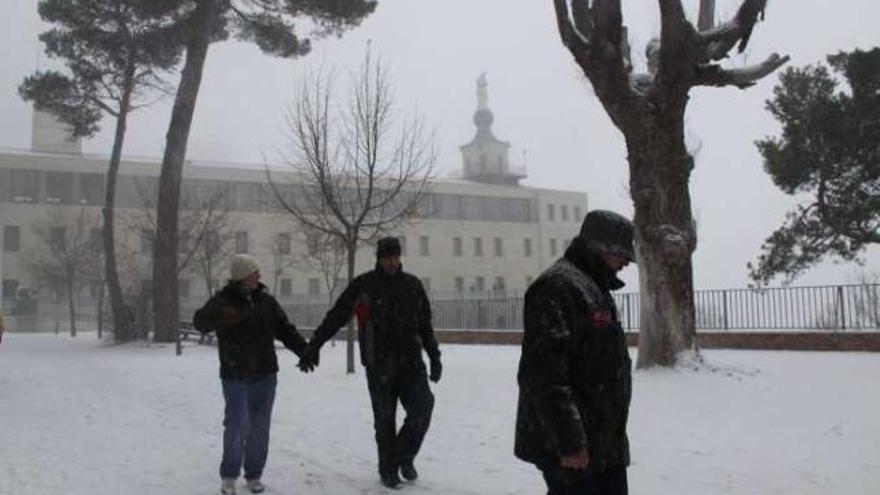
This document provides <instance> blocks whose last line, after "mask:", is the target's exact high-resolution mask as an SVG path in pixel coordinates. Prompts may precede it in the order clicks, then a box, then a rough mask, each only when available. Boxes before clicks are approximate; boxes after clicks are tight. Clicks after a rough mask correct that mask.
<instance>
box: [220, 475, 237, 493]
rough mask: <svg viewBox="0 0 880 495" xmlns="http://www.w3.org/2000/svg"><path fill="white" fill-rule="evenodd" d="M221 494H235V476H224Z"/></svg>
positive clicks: (221, 483) (221, 482)
mask: <svg viewBox="0 0 880 495" xmlns="http://www.w3.org/2000/svg"><path fill="white" fill-rule="evenodd" d="M220 495H235V478H223V480H222V481H220Z"/></svg>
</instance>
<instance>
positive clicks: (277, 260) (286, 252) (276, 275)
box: [267, 232, 299, 297]
mask: <svg viewBox="0 0 880 495" xmlns="http://www.w3.org/2000/svg"><path fill="white" fill-rule="evenodd" d="M292 243H293V237H292V235H291V234H290V233H289V232H279V233H277V234H275V236H274V237H273V238H272V239H271V240H269V242H268V243H267V247H268V248H269V249H268V251H269V254H270V255H271V258H270V261H271V263H272V264H271V268H272V272H271V273H272V292H274V293H275V295H276V297H277V295H278V282H279V281H280V280H281V276H282V275H284V273H285V272H286V271H287V269H288V268H293V267H294V266H297V265H298V264H299V263H298V261H299V260H297V257H296V255H295V254H294V253H293V246H292Z"/></svg>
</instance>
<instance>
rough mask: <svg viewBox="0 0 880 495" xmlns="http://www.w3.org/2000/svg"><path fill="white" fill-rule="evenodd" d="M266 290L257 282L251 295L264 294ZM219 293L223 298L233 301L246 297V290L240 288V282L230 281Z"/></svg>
mask: <svg viewBox="0 0 880 495" xmlns="http://www.w3.org/2000/svg"><path fill="white" fill-rule="evenodd" d="M267 290H268V288H267V287H266V286H265V285H264V284H263V283H262V282H259V283H258V284H257V288H256V289H254V290H253V291H251V294H253V295H257V294H261V293H263V292H266V291H267ZM220 292H222V293H223V295H224V296H226V297H230V298H234V299H245V298H246V296H247V289H245V288H244V286H242V284H241V281H240V280H230V281H229V282H228V283H227V284H226V287H223V290H221V291H220Z"/></svg>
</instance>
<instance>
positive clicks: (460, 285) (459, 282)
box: [455, 277, 464, 294]
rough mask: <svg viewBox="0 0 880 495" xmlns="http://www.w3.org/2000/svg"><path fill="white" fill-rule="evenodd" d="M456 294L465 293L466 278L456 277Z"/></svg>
mask: <svg viewBox="0 0 880 495" xmlns="http://www.w3.org/2000/svg"><path fill="white" fill-rule="evenodd" d="M455 292H458V293H459V294H461V293H462V292H464V277H455Z"/></svg>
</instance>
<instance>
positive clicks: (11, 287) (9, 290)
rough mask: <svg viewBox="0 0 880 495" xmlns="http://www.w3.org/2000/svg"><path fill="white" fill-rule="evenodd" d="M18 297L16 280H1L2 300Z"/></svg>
mask: <svg viewBox="0 0 880 495" xmlns="http://www.w3.org/2000/svg"><path fill="white" fill-rule="evenodd" d="M16 297H18V280H15V279H14V278H4V279H3V299H15V298H16Z"/></svg>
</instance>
